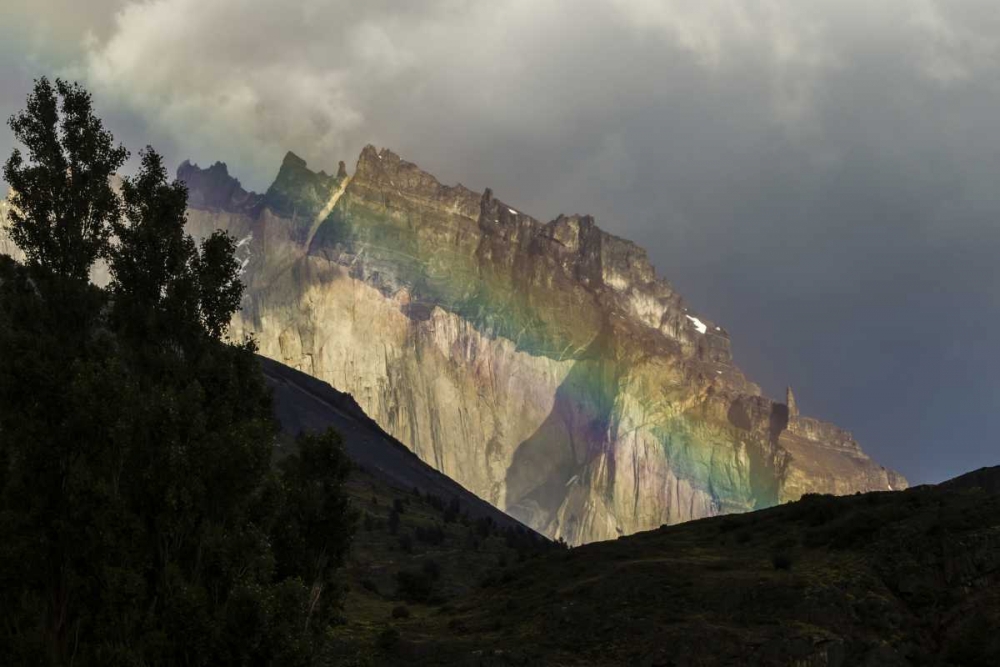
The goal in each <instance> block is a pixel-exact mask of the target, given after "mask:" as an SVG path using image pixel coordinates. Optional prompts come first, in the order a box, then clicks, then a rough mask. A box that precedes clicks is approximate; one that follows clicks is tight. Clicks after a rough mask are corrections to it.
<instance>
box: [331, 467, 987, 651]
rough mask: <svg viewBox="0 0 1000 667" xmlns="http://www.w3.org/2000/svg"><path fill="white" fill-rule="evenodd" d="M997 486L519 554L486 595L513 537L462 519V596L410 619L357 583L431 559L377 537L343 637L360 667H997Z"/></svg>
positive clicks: (912, 493)
mask: <svg viewBox="0 0 1000 667" xmlns="http://www.w3.org/2000/svg"><path fill="white" fill-rule="evenodd" d="M998 474H1000V472H998V471H996V470H995V471H993V472H987V474H985V475H981V476H980V481H978V482H977V483H975V484H962V485H957V486H951V487H939V488H928V487H923V488H917V489H912V490H909V491H906V492H897V493H874V494H867V495H863V496H853V497H846V498H833V497H828V496H812V497H807V498H806V499H804V500H803V501H801V502H799V503H795V504H791V505H785V506H781V507H777V508H773V509H769V510H765V511H761V512H756V513H753V514H747V515H741V516H729V517H722V518H717V519H709V520H704V521H698V522H694V523H689V524H684V525H680V526H674V527H670V528H664V529H661V530H657V531H652V532H649V533H644V534H640V535H635V536H632V537H628V538H623V539H619V540H617V541H615V542H606V543H599V544H592V545H588V546H585V547H581V548H578V549H573V550H572V551H568V552H563V551H553V552H550V553H548V554H547V555H544V556H542V557H540V558H532V559H529V560H527V561H525V562H521V563H518V562H517V559H516V557H515V556H514V552H507V554H506V558H505V560H506V562H507V563H508V564H507V567H506V568H503V571H504V572H505V573H506V574H504V576H503V577H494V578H495V579H496V582H495V583H493V584H491V585H488V586H487V587H485V588H484V587H481V586H480V583H481V581H482V579H483V578H484V577H485V576H486V575H487V574H488V573H490V572H493V573H495V574H496V573H498V572H499V571H500V569H499V568H498V567H497V565H498V563H499V558H500V555H501V554H502V553H504V550H503V547H501V546H500V544H502V542H500V543H499V544H498V542H499V540H498V539H497V540H494V541H493V542H490V541H489V540H488V541H487V542H486V544H487V546H484V547H481V548H480V550H479V551H471V550H469V549H468V548H467V543H466V542H465V541H464V540H463V536H462V533H461V530H460V529H459V528H458V526H457V525H456V526H455V527H454V538H452V533H449V540H448V541H447V542H446V544H445V545H443V546H442V547H441V548H435V549H433V550H430V551H428V553H429V554H432V555H433V556H434V558H436V559H438V560H439V561H440V562H441V563H442V565H443V567H442V579H441V582H442V583H441V584H440V586H441V588H442V589H443V590H447V591H448V593H447V594H448V595H449V596H455V597H452V599H451V600H450V601H449V602H448V603H447V604H444V605H438V606H434V605H415V606H413V607H412V609H413V612H414V613H413V615H412V616H411V617H410V618H408V619H402V620H392V619H391V609H392V607H393V606H395V604H398V603H395V602H393V601H391V600H388V599H386V598H383V597H381V596H373V594H371V593H370V592H368V591H364V592H359V591H357V590H355V588H356V586H355V585H354V584H353V582H355V581H357V580H358V578H359V577H361V576H369V577H373V576H381V577H382V579H380V580H379V581H388V580H389V579H390V578H391V577H389V573H391V571H392V570H393V569H394V568H399V567H401V566H403V564H404V562H405V563H411V562H417V561H418V560H419V559H420V558H421V557H422V554H414V555H406V556H405V557H403V556H402V555H401V554H399V553H398V552H396V551H394V550H393V549H394V547H393V545H392V543H391V540H389V539H388V538H387V537H385V536H378V535H370V536H366V535H365V533H364V532H362V533H361V534H360V535H359V542H358V545H357V547H356V551H355V557H354V559H353V563H352V565H351V567H350V568H349V573H350V577H351V581H352V592H351V594H350V595H349V597H348V606H347V610H346V612H347V615H348V617H351V618H352V620H351V622H350V623H349V624H348V626H346V628H344V629H343V630H341V631H338V634H343V635H344V636H348V635H349V636H350V637H351V638H352V641H354V642H355V643H354V646H355V647H358V648H359V654H360V655H364V656H365V657H364V658H359V660H358V663H359V664H387V665H391V664H424V665H432V664H462V665H465V664H469V665H535V664H545V665H650V666H652V665H663V666H666V665H720V664H726V665H791V664H796V665H845V666H846V665H910V664H913V665H924V664H940V665H949V664H950V665H997V664H1000V639H998V638H1000V495H997V493H996V492H995V491H991V490H986V489H989V488H990V486H991V485H990V484H985V483H982V481H981V480H982V479H993V478H994V476H996V475H998ZM408 516H411V518H412V520H414V521H418V520H419V521H433V520H435V518H434V515H433V511H430V512H427V511H424V509H421V510H419V511H414V512H413V514H412V515H408ZM459 525H460V524H459ZM466 532H467V533H468V529H466ZM383 568H384V571H383ZM364 573H367V574H364ZM380 573H381V574H380ZM444 582H447V583H444ZM379 589H380V590H385V589H391V586H389V585H388V584H381V583H380V584H379ZM463 590H464V591H466V592H465V593H464V594H463V593H462V591H463ZM389 595H390V596H391V595H392V593H391V592H390V593H389ZM387 626H390V627H393V628H394V629H395V632H394V631H388V632H386V631H385V628H386V627H387ZM352 633H353V634H352ZM397 633H398V638H397V636H396V635H397ZM380 634H382V637H381V641H379V635H380ZM361 647H363V650H361Z"/></svg>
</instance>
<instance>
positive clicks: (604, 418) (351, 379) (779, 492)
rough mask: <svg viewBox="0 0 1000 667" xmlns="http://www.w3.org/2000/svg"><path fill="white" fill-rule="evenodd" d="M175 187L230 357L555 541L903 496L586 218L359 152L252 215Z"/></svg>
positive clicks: (298, 175)
mask: <svg viewBox="0 0 1000 667" xmlns="http://www.w3.org/2000/svg"><path fill="white" fill-rule="evenodd" d="M178 177H179V178H180V179H181V180H183V181H185V182H186V183H187V184H188V187H189V189H190V199H189V203H190V208H189V212H188V217H189V223H188V225H189V231H190V232H191V233H192V234H194V235H195V236H196V237H198V236H205V235H207V234H208V233H210V232H211V231H212V230H214V229H216V228H222V229H226V230H228V231H229V232H230V233H231V234H233V235H234V236H235V237H236V238H237V239H239V249H238V253H239V257H240V259H241V262H242V265H243V268H244V277H245V282H246V283H247V285H248V291H247V295H246V298H245V301H244V304H243V310H242V312H241V313H240V314H239V315H238V316H237V317H236V319H235V321H234V323H233V324H234V334H235V335H240V334H242V333H249V334H253V335H254V336H255V337H256V338H257V340H258V341H259V344H260V351H261V353H262V354H264V355H265V356H268V357H270V358H273V359H275V360H278V361H280V362H282V363H285V364H287V365H289V366H292V367H294V368H296V369H300V370H302V371H305V372H306V373H309V374H311V375H313V376H315V377H317V378H319V379H321V380H324V381H326V382H329V383H330V384H332V385H333V386H335V387H337V388H338V389H340V390H342V391H346V392H349V393H351V394H352V395H353V396H354V397H355V398H356V400H357V401H358V403H359V404H360V405H361V407H362V408H363V409H364V410H365V412H367V413H368V414H369V415H370V416H371V417H372V418H374V419H375V420H376V421H377V422H378V423H379V424H380V425H382V427H383V428H385V429H386V430H387V431H388V432H389V433H391V434H392V435H393V436H394V437H396V438H397V439H399V440H400V441H401V442H403V443H404V444H406V446H408V447H409V448H411V449H412V450H413V451H414V452H415V453H416V454H417V455H418V456H419V457H420V458H422V459H423V460H424V461H426V462H428V463H430V464H431V465H433V466H434V467H435V468H437V469H438V470H440V471H442V472H443V473H445V474H447V475H448V476H450V477H452V478H453V479H455V480H457V481H458V482H459V483H461V484H462V485H464V486H465V487H466V488H468V489H469V490H471V491H473V492H474V493H476V494H477V495H478V496H480V497H482V498H484V499H486V500H488V501H489V502H491V503H493V504H494V505H496V506H497V507H499V508H501V509H504V510H505V511H507V512H508V513H510V514H511V515H513V516H514V517H516V518H518V519H520V520H521V521H523V522H524V523H526V524H528V525H530V526H532V527H534V528H535V529H537V530H538V531H539V532H542V533H544V534H547V535H549V536H551V537H553V538H560V537H561V538H563V539H565V540H566V541H567V542H569V543H572V544H579V543H583V542H591V541H595V540H604V539H612V538H615V537H617V536H620V535H623V534H629V533H634V532H637V531H641V530H647V529H651V528H655V527H659V526H660V525H661V524H674V523H678V522H681V521H687V520H690V519H697V518H701V517H706V516H712V515H716V514H721V513H729V512H744V511H748V510H752V509H757V508H762V507H768V506H771V505H775V504H778V503H782V502H784V501H787V500H792V499H797V498H798V497H800V496H801V495H802V494H803V493H807V492H825V493H853V492H855V491H868V490H879V489H890V488H903V487H905V486H906V481H905V480H904V479H903V478H902V477H900V476H899V475H898V474H896V473H894V472H892V471H889V470H886V469H884V468H882V467H881V466H879V465H877V464H875V463H874V462H873V461H871V460H870V459H869V458H868V457H867V456H866V455H865V454H864V453H863V452H862V451H861V449H860V448H859V447H858V444H857V443H856V442H855V441H854V439H853V438H852V437H851V435H850V434H849V433H847V432H846V431H843V430H841V429H839V428H837V427H836V426H833V425H831V424H826V423H823V422H820V421H817V420H814V419H810V418H807V417H803V416H800V415H799V414H798V410H797V408H795V407H794V406H792V407H791V408H790V406H789V405H788V404H785V403H779V402H775V401H772V400H769V399H768V398H765V397H764V396H762V395H761V391H760V389H759V387H757V386H756V385H754V384H753V383H752V382H750V381H749V380H748V379H747V378H745V377H744V375H743V373H742V372H741V371H740V370H739V369H738V368H737V367H736V366H735V365H734V364H733V361H732V356H731V352H730V341H729V335H728V333H727V332H726V331H725V329H723V328H722V327H721V326H718V325H716V324H715V323H714V322H712V321H711V320H710V319H709V318H707V317H706V316H704V315H702V314H700V313H695V312H694V311H693V310H692V309H691V308H690V307H689V306H688V305H687V304H686V303H685V302H684V300H683V299H682V298H681V296H680V295H679V294H677V293H676V292H675V291H674V290H673V289H672V288H671V287H670V285H669V284H667V283H666V282H665V281H663V280H661V279H659V278H657V276H656V274H655V272H654V270H653V267H652V265H651V264H650V263H649V261H648V259H647V256H646V253H645V251H644V250H643V249H642V248H640V247H638V246H636V245H635V244H633V243H631V242H629V241H626V240H624V239H621V238H618V237H615V236H612V235H610V234H608V233H606V232H604V231H602V230H601V229H599V228H598V227H597V225H596V224H595V222H594V220H593V218H590V217H588V216H560V217H559V218H557V219H555V220H552V221H550V222H547V223H543V222H540V221H538V220H535V219H533V218H532V217H530V216H528V215H526V214H524V213H523V212H520V211H519V210H517V209H516V208H515V207H513V206H511V205H509V204H507V203H505V202H502V201H501V200H499V199H497V198H496V197H495V196H494V195H493V193H492V192H491V191H489V190H487V191H486V192H485V193H477V192H473V191H471V190H469V189H467V188H465V187H463V186H461V185H458V186H454V187H450V186H445V185H442V184H440V183H439V182H438V181H437V180H436V179H434V178H433V177H432V176H431V175H429V174H427V173H425V172H423V171H421V170H420V169H419V168H418V167H417V166H416V165H414V164H411V163H409V162H406V161H404V160H401V159H400V158H399V157H398V156H397V155H395V154H393V153H392V152H390V151H388V150H382V151H377V150H376V149H375V148H374V147H372V146H368V147H366V148H365V149H364V151H363V152H362V154H361V156H360V158H359V160H358V163H357V168H356V170H355V173H354V174H353V175H348V173H347V170H346V168H345V166H344V164H343V163H341V165H340V169H339V170H338V173H337V174H336V175H333V176H331V175H328V174H326V173H323V172H320V173H314V172H312V171H310V170H309V169H308V168H307V165H306V163H305V162H304V161H302V160H301V159H299V158H298V157H296V156H295V155H293V154H289V155H288V156H286V158H285V160H284V162H283V164H282V165H281V169H280V171H279V173H278V176H277V178H276V180H275V182H274V184H273V185H272V186H271V187H270V188H269V189H268V191H267V192H266V193H264V194H263V195H259V194H254V193H250V192H247V191H246V190H244V189H243V188H242V187H241V186H240V184H239V182H238V181H237V180H236V179H235V178H233V177H231V176H230V175H229V173H228V169H227V168H226V166H225V165H224V164H221V163H217V164H215V165H214V166H212V167H209V168H208V169H200V168H198V167H197V166H194V165H191V164H189V163H184V164H183V165H181V167H180V168H179V170H178ZM0 243H2V241H0ZM0 250H2V246H0ZM789 403H793V401H791V400H789Z"/></svg>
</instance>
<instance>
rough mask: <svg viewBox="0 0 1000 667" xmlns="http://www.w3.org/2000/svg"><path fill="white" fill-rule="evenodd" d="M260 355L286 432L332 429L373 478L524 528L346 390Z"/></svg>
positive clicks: (474, 517)
mask: <svg viewBox="0 0 1000 667" xmlns="http://www.w3.org/2000/svg"><path fill="white" fill-rule="evenodd" d="M259 359H260V363H261V368H262V369H263V371H264V376H265V377H266V378H267V382H268V384H269V385H270V387H271V389H272V391H273V392H274V411H275V416H276V417H277V418H278V420H279V422H280V423H281V427H282V430H283V431H285V432H286V433H288V434H289V435H292V436H294V435H297V434H299V433H300V432H302V431H321V430H325V429H326V428H330V427H332V428H334V429H336V430H337V431H338V432H340V434H341V436H342V437H343V439H344V446H345V449H346V451H347V454H348V456H349V457H350V458H351V460H352V461H354V463H355V464H356V465H358V466H359V467H361V468H362V469H364V471H366V472H367V473H369V474H370V475H371V476H372V477H374V478H375V479H378V480H380V481H382V482H384V483H386V484H389V485H391V486H392V487H395V488H397V489H399V490H402V491H404V492H410V491H412V490H413V489H418V490H419V491H420V492H421V493H422V494H424V495H432V496H437V497H439V498H441V499H443V500H444V501H446V502H447V501H450V500H451V499H452V498H457V499H458V500H459V501H460V504H461V508H462V511H464V512H466V513H467V514H468V515H469V516H470V517H471V518H473V519H476V518H480V517H489V518H491V519H492V520H493V521H494V522H495V523H496V524H497V525H498V526H501V527H512V528H518V527H520V528H525V527H524V526H523V524H521V523H520V522H518V521H517V520H515V519H513V518H511V517H510V516H508V515H507V514H504V513H503V512H501V511H500V510H498V509H496V508H495V507H493V506H492V505H490V504H489V503H487V502H485V501H483V500H481V499H480V498H478V497H477V496H475V495H474V494H472V493H470V492H469V491H468V490H466V489H465V488H464V487H462V486H461V485H460V484H458V483H457V482H455V481H454V480H452V479H450V478H448V477H447V476H445V475H443V474H441V473H440V472H438V471H437V470H435V469H434V468H432V467H430V466H429V465H427V464H426V463H424V462H423V461H421V460H420V459H419V458H418V457H417V456H416V455H415V454H414V453H413V452H411V451H410V450H409V449H407V448H406V447H405V446H404V445H402V444H401V443H400V442H399V441H398V440H396V439H395V438H393V437H392V436H390V435H389V434H387V433H386V432H385V431H384V430H382V428H381V427H380V426H379V425H378V424H376V423H375V422H374V421H373V420H372V419H370V418H369V417H368V416H367V415H366V414H365V413H364V411H363V410H362V409H361V408H360V407H358V404H357V402H356V401H355V400H354V398H353V397H352V396H351V395H350V394H345V393H343V392H341V391H338V390H336V389H334V388H333V387H331V386H330V385H328V384H327V383H325V382H322V381H320V380H317V379H316V378H314V377H311V376H309V375H306V374H305V373H301V372H299V371H296V370H294V369H291V368H289V367H287V366H284V365H282V364H280V363H278V362H276V361H272V360H270V359H267V358H265V357H259ZM526 530H530V529H527V528H526ZM532 532H534V531H532Z"/></svg>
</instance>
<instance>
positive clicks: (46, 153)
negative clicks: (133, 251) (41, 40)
mask: <svg viewBox="0 0 1000 667" xmlns="http://www.w3.org/2000/svg"><path fill="white" fill-rule="evenodd" d="M8 123H9V125H10V128H11V129H12V130H13V131H14V136H15V137H16V138H17V140H18V141H20V142H21V143H22V144H23V145H24V146H25V148H26V149H27V151H28V160H27V161H26V160H25V158H24V156H23V155H22V154H21V151H20V150H18V149H14V151H13V153H12V154H11V156H10V158H9V159H8V160H7V162H6V163H5V164H4V168H3V175H4V178H5V179H6V180H7V183H8V184H9V185H10V187H11V190H12V195H11V204H12V205H13V207H12V209H11V211H10V214H9V215H10V222H11V237H12V239H13V240H14V242H15V243H16V244H17V245H18V247H20V248H21V250H22V251H24V253H25V255H26V257H27V259H28V261H29V262H30V263H32V264H36V265H41V266H45V267H47V268H49V269H50V270H51V271H53V272H55V273H57V274H60V275H63V276H67V277H73V278H78V279H85V278H86V277H87V275H88V273H89V271H90V267H91V266H92V265H93V263H94V261H95V260H96V259H97V258H98V257H99V256H100V254H101V253H102V252H103V251H104V248H105V246H106V244H107V242H108V237H109V234H110V223H111V221H112V220H113V219H114V218H115V216H116V215H117V213H118V209H119V202H118V198H117V197H116V196H115V193H114V191H113V190H112V188H111V184H110V178H111V176H112V175H114V174H115V172H116V171H117V170H118V169H119V168H120V167H121V166H122V165H123V164H124V163H125V160H126V159H127V158H128V151H126V150H125V148H124V147H122V146H115V144H114V138H113V137H112V136H111V133H110V132H108V131H107V130H106V129H104V125H103V124H102V123H101V120H100V119H99V118H98V117H97V116H95V115H94V111H93V104H92V102H91V98H90V94H89V93H88V92H87V91H85V90H84V89H83V88H81V87H80V86H79V85H78V84H75V83H67V82H65V81H63V80H61V79H56V82H55V86H53V85H52V84H51V83H50V82H49V80H48V79H46V78H41V79H38V80H37V81H36V82H35V87H34V90H33V91H32V93H31V94H30V95H29V97H28V104H27V107H26V108H25V109H24V110H22V111H21V112H19V113H17V114H15V115H14V116H12V117H11V118H10V120H9V121H8Z"/></svg>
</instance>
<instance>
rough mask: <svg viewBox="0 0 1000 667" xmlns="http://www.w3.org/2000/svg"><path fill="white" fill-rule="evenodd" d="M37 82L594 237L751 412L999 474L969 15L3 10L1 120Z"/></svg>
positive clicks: (339, 4)
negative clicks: (682, 309)
mask: <svg viewBox="0 0 1000 667" xmlns="http://www.w3.org/2000/svg"><path fill="white" fill-rule="evenodd" d="M40 75H48V76H50V77H52V76H62V77H64V78H69V79H74V80H78V81H80V82H81V83H82V84H84V85H85V86H86V87H87V88H88V89H89V90H91V91H92V93H93V95H94V100H95V105H96V107H97V110H98V113H99V114H100V115H101V116H102V117H103V118H104V119H105V123H106V125H107V126H108V127H109V128H110V129H111V130H112V131H113V132H114V133H115V135H116V137H118V138H119V139H121V140H122V141H123V142H125V143H126V145H127V146H129V148H130V149H131V150H132V152H133V154H135V153H137V152H138V149H139V148H141V147H142V146H144V145H146V144H152V145H153V146H155V147H156V148H157V149H158V150H159V151H160V152H161V153H163V154H164V155H165V156H166V158H167V160H168V161H169V163H171V164H175V165H176V164H178V163H179V162H180V161H181V160H184V159H191V160H192V161H194V162H198V163H201V164H202V165H205V164H210V163H212V162H215V161H217V160H218V161H223V162H226V163H227V164H228V165H229V168H230V172H231V173H233V174H234V175H236V176H238V177H239V178H240V179H241V180H242V182H243V184H244V186H246V187H248V188H251V189H256V190H263V189H265V188H266V187H267V185H268V184H269V182H270V180H271V179H272V178H273V176H274V175H275V173H276V172H277V168H278V166H279V164H280V161H281V158H282V156H283V155H284V154H285V152H286V151H289V150H292V151H294V152H295V153H297V154H299V155H301V156H302V157H304V158H305V159H306V160H308V162H309V164H310V166H311V167H312V168H314V169H325V170H327V171H328V172H332V171H333V170H335V169H336V167H337V162H338V161H339V160H344V161H345V162H347V164H348V166H349V169H350V168H352V166H353V164H354V162H355V161H356V159H357V156H358V154H359V152H360V149H361V148H362V147H363V146H364V145H365V144H367V143H373V144H375V145H376V146H379V147H389V148H391V149H393V150H394V151H395V152H397V153H399V154H400V155H402V156H403V157H404V158H406V159H408V160H410V161H412V162H416V163H417V164H419V165H420V166H421V167H423V168H424V169H426V170H428V171H430V172H431V173H434V174H435V175H437V176H438V177H439V178H440V179H441V180H442V181H443V182H446V183H455V182H462V183H463V184H465V185H466V186H468V187H471V188H474V189H477V190H482V189H484V188H486V187H492V188H493V190H494V192H495V193H496V195H497V196H498V197H500V198H502V199H503V200H504V201H508V202H510V203H511V204H513V205H517V206H518V208H519V210H524V211H526V212H528V213H530V214H532V215H533V216H534V217H536V218H539V219H542V220H548V219H551V218H553V217H555V216H556V215H558V214H559V213H567V214H569V213H590V214H593V215H594V216H595V217H596V218H597V220H598V224H600V225H601V226H602V227H603V228H604V229H606V230H608V231H610V232H612V233H615V234H618V235H620V236H624V237H626V238H630V239H632V240H635V241H637V242H639V243H640V244H642V245H643V246H645V247H646V248H647V249H648V251H649V254H650V257H651V259H652V261H653V263H654V264H655V265H656V267H657V269H658V272H659V274H660V275H661V276H663V277H664V278H666V279H667V280H669V281H670V282H671V283H672V284H673V285H674V286H675V287H676V288H677V289H678V290H679V291H680V292H681V293H682V294H683V295H684V296H685V298H686V299H687V300H688V301H689V302H690V303H691V304H692V306H693V308H694V309H695V310H696V311H698V312H700V313H703V314H705V315H706V316H707V317H709V318H711V319H712V320H714V321H717V322H718V323H720V324H722V325H723V326H725V327H726V329H728V330H729V332H730V333H731V335H732V337H733V347H734V352H735V355H736V361H737V363H738V364H739V365H740V366H741V367H742V368H743V369H744V371H745V372H746V373H747V374H748V375H749V376H750V377H751V378H752V379H753V380H755V381H756V382H758V383H759V384H761V386H762V387H763V389H764V391H765V393H767V394H768V395H770V396H771V397H773V398H777V399H782V398H783V397H784V388H785V386H786V385H791V386H792V387H793V388H794V390H795V393H796V397H797V399H798V403H799V406H800V408H801V409H802V411H803V412H804V413H806V414H809V415H812V416H816V417H819V418H822V419H826V420H829V421H833V422H835V423H837V424H839V425H841V426H843V427H845V428H848V429H849V430H851V431H852V432H853V433H854V434H855V436H856V438H857V439H858V441H859V442H860V443H861V445H862V447H863V448H864V449H865V450H866V451H867V452H868V453H869V454H870V455H872V457H873V458H875V459H876V460H878V461H879V462H880V463H882V464H883V465H886V466H889V467H892V468H895V469H898V470H900V471H901V472H903V473H904V474H905V475H906V476H907V477H909V478H910V480H911V482H913V483H923V482H936V481H941V480H943V479H947V478H949V477H952V476H955V475H957V474H960V473H962V472H965V471H967V470H971V469H974V468H977V467H981V466H986V465H998V464H1000V440H998V437H997V433H998V430H1000V429H998V426H997V424H996V422H997V420H998V416H1000V354H998V353H997V345H996V340H997V333H996V332H997V331H998V329H1000V270H997V264H998V262H997V255H998V251H1000V187H998V185H1000V183H998V179H1000V12H997V11H996V9H995V0H878V2H872V1H871V0H699V1H698V2H691V1H690V0H489V1H475V2H474V1H472V0H408V1H407V2H401V1H398V0H397V1H391V0H367V1H366V2H357V1H355V0H287V1H283V2H278V1H277V0H212V2H206V1H205V0H143V1H139V0H87V2H85V3H84V2H79V1H78V0H4V2H3V3H2V6H0V116H3V117H5V118H6V117H8V116H9V115H10V114H11V113H13V112H15V111H16V110H17V109H19V108H20V107H21V106H22V105H23V102H24V98H25V96H26V94H27V93H28V91H29V89H30V86H31V81H32V79H33V78H34V77H37V76H40ZM12 142H13V139H12V137H11V136H10V133H9V132H0V155H3V156H6V155H7V154H8V153H9V151H10V149H11V147H12V145H13V143H12Z"/></svg>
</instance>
